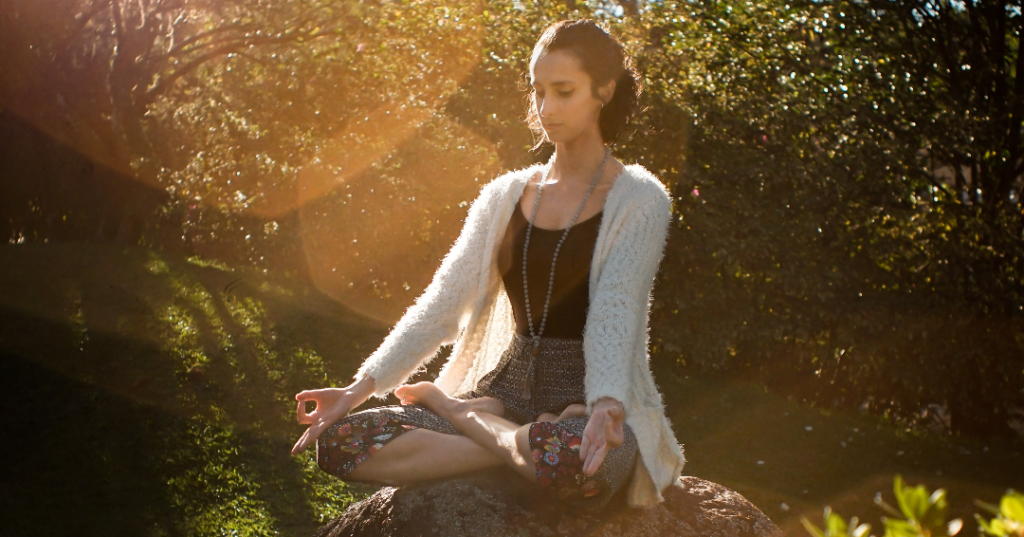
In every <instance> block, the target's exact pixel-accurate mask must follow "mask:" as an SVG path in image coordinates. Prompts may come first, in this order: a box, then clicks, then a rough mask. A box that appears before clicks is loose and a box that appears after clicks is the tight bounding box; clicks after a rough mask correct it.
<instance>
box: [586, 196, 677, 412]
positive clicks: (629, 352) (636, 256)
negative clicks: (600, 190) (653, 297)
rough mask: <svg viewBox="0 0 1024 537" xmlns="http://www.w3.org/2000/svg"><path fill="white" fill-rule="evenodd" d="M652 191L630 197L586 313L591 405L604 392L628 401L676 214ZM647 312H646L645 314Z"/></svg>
mask: <svg viewBox="0 0 1024 537" xmlns="http://www.w3.org/2000/svg"><path fill="white" fill-rule="evenodd" d="M651 191H653V192H652V194H653V195H645V196H643V199H640V200H636V201H634V202H631V203H630V206H629V207H628V208H627V212H626V214H624V215H623V218H624V219H625V221H624V222H623V223H622V224H621V226H620V228H619V229H618V231H617V232H616V235H615V237H613V239H612V240H613V242H612V245H611V248H610V250H609V253H608V257H607V258H606V260H605V263H604V266H603V267H602V270H601V274H600V276H599V278H598V281H597V285H596V288H595V291H594V294H593V296H592V297H591V302H590V309H589V312H588V317H589V318H588V319H587V338H586V339H587V344H588V345H587V348H586V353H587V373H586V377H585V386H586V393H587V406H588V411H591V412H593V410H594V403H595V402H596V401H598V400H599V399H602V398H611V399H613V400H615V401H619V402H626V400H627V398H628V397H629V391H630V386H631V384H632V382H633V379H632V376H631V370H632V361H633V360H634V359H639V358H638V357H635V356H634V355H635V353H636V345H637V340H638V338H645V337H646V336H647V334H640V333H639V330H640V327H641V326H643V323H642V321H643V318H642V317H646V316H647V315H648V309H649V301H650V294H651V288H652V286H653V285H654V277H655V275H656V274H657V272H658V266H659V265H660V263H661V258H662V256H663V255H664V250H665V241H666V238H667V236H668V228H669V223H670V221H671V218H672V209H671V199H670V198H669V197H668V194H667V193H666V192H664V191H663V190H661V189H660V188H658V189H657V190H656V191H655V189H654V188H653V187H652V189H651ZM641 316H642V317H641Z"/></svg>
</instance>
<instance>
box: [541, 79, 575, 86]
mask: <svg viewBox="0 0 1024 537" xmlns="http://www.w3.org/2000/svg"><path fill="white" fill-rule="evenodd" d="M575 83H576V82H574V81H572V80H556V81H554V82H552V83H551V85H552V86H567V85H569V84H575ZM530 85H531V86H536V85H537V83H536V82H533V83H531V84H530Z"/></svg>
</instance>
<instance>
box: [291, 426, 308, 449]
mask: <svg viewBox="0 0 1024 537" xmlns="http://www.w3.org/2000/svg"><path fill="white" fill-rule="evenodd" d="M312 428H313V427H312V426H311V427H308V428H306V432H304V433H302V436H300V437H299V440H298V442H295V445H294V446H292V455H298V454H299V453H302V452H303V451H305V450H306V446H307V445H308V444H309V430H310V429H312Z"/></svg>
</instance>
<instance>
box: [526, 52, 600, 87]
mask: <svg viewBox="0 0 1024 537" xmlns="http://www.w3.org/2000/svg"><path fill="white" fill-rule="evenodd" d="M589 80H590V76H589V75H588V74H587V72H586V71H584V70H583V66H582V64H581V63H580V60H579V58H577V57H576V55H575V54H572V53H571V52H569V51H567V50H564V49H563V50H556V51H553V52H545V53H544V54H542V55H540V56H539V57H537V58H535V59H534V61H533V62H531V63H530V83H531V84H540V85H551V86H555V85H559V84H569V83H572V84H581V83H584V82H587V81H589Z"/></svg>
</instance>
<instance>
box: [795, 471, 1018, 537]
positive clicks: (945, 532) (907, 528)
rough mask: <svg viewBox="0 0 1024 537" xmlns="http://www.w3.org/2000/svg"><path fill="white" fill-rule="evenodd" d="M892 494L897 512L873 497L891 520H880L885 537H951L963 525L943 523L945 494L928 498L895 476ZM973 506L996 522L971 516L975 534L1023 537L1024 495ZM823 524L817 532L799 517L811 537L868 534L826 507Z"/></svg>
mask: <svg viewBox="0 0 1024 537" xmlns="http://www.w3.org/2000/svg"><path fill="white" fill-rule="evenodd" d="M893 493H894V494H895V496H896V502H897V505H899V510H896V509H895V508H893V507H892V506H890V505H888V504H886V503H885V502H884V501H882V498H881V494H879V495H878V496H876V497H875V503H877V504H878V505H880V506H881V507H882V508H883V509H885V510H886V511H888V512H889V513H891V514H892V515H893V517H894V518H889V517H882V524H883V525H884V527H885V537H936V536H950V537H951V536H953V535H957V534H958V533H959V532H960V530H961V529H962V527H963V521H961V520H960V519H953V520H950V521H948V522H947V521H946V518H947V516H948V510H949V508H948V505H947V503H946V491H945V490H943V489H936V490H935V491H934V492H932V493H931V494H929V493H928V491H927V489H925V488H924V486H923V485H917V486H914V487H912V486H909V485H904V484H903V478H902V477H901V476H899V475H896V477H895V479H894V480H893ZM975 503H976V504H977V505H978V506H980V507H982V508H985V509H986V510H989V511H991V512H992V513H994V514H996V515H997V516H996V518H993V519H991V520H986V519H985V518H983V517H982V516H981V515H979V514H975V515H974V517H975V518H976V519H977V521H978V531H979V533H984V534H987V535H996V536H999V537H1016V536H1020V535H1024V495H1021V494H1020V493H1018V492H1014V491H1013V490H1009V491H1007V492H1006V494H1005V495H1003V498H1002V500H1001V501H1000V503H999V507H995V506H992V505H988V504H985V503H983V502H978V501H976V502H975ZM824 521H825V527H824V528H818V527H817V526H816V525H814V523H812V522H811V521H810V520H808V519H807V517H800V522H801V523H802V524H803V526H804V528H806V529H807V532H808V533H810V534H811V535H813V536H814V537H838V536H847V537H864V536H866V535H869V532H870V531H871V525H870V524H859V525H858V523H857V522H858V520H857V517H853V518H851V519H850V523H849V524H847V523H846V522H845V521H844V520H843V519H842V517H840V516H839V515H838V514H836V513H834V512H832V510H831V508H829V507H826V508H825V513H824Z"/></svg>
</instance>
